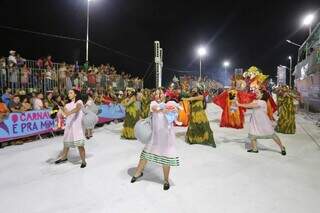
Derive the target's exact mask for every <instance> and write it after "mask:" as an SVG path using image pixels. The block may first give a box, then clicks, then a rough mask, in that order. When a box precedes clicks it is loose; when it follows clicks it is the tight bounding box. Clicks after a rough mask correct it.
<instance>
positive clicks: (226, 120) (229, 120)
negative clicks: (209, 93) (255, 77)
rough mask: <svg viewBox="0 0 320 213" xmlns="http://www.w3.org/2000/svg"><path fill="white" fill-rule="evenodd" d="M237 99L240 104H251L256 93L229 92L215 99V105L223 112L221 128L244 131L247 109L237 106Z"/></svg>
mask: <svg viewBox="0 0 320 213" xmlns="http://www.w3.org/2000/svg"><path fill="white" fill-rule="evenodd" d="M236 99H237V100H238V102H239V103H241V104H244V103H250V102H252V101H253V100H254V99H255V94H254V93H248V92H243V91H237V90H228V91H224V92H222V93H221V94H220V95H218V96H216V97H214V98H213V103H215V104H216V105H218V106H220V107H221V108H222V110H223V112H222V115H221V120H220V127H230V128H235V129H242V128H243V123H244V112H245V109H244V108H242V107H238V106H236V103H235V102H236Z"/></svg>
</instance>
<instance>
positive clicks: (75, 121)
mask: <svg viewBox="0 0 320 213" xmlns="http://www.w3.org/2000/svg"><path fill="white" fill-rule="evenodd" d="M68 97H69V100H70V102H69V103H68V104H66V106H65V107H64V108H63V107H60V109H61V111H62V114H63V116H64V117H65V118H66V121H65V122H66V125H65V130H64V135H63V145H64V147H63V152H62V155H61V156H60V158H59V159H58V160H56V161H55V164H59V163H62V162H66V161H67V160H68V158H67V157H68V152H69V149H70V148H75V147H77V148H78V150H79V154H80V158H81V161H82V162H81V166H80V167H81V168H85V167H86V165H87V163H86V154H85V149H84V141H85V137H84V131H83V124H82V118H83V112H82V109H83V103H82V100H81V99H80V98H81V97H80V92H78V91H77V90H74V89H71V90H69V93H68Z"/></svg>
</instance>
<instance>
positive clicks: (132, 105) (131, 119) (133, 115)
mask: <svg viewBox="0 0 320 213" xmlns="http://www.w3.org/2000/svg"><path fill="white" fill-rule="evenodd" d="M123 105H124V106H125V107H126V117H125V119H124V123H123V129H122V135H121V138H124V139H136V137H135V135H134V126H135V125H136V123H137V122H138V120H139V114H140V112H139V109H138V107H137V105H136V92H135V90H134V89H133V88H127V97H126V99H125V100H124V101H123Z"/></svg>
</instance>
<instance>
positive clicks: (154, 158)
mask: <svg viewBox="0 0 320 213" xmlns="http://www.w3.org/2000/svg"><path fill="white" fill-rule="evenodd" d="M154 99H155V100H154V101H152V102H151V104H150V111H151V113H152V136H151V141H150V142H149V143H147V144H146V145H145V147H144V149H143V151H142V153H141V155H140V161H139V164H138V167H137V169H136V172H135V174H134V176H133V177H132V179H131V183H134V182H136V180H137V179H139V178H140V177H142V176H143V170H144V168H145V165H146V164H147V162H148V161H150V162H153V163H156V164H159V165H162V168H163V176H164V185H163V190H168V189H169V188H170V184H169V173H170V167H171V166H179V157H178V156H177V152H176V147H175V144H176V136H175V131H174V129H173V128H172V124H170V125H169V123H168V121H167V119H166V116H165V113H166V109H162V108H161V105H162V104H164V102H165V95H164V92H163V91H162V90H161V89H158V90H156V92H155V97H154Z"/></svg>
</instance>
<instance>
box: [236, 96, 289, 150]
mask: <svg viewBox="0 0 320 213" xmlns="http://www.w3.org/2000/svg"><path fill="white" fill-rule="evenodd" d="M256 94H257V95H256V100H254V101H253V102H252V103H250V104H239V103H238V102H237V105H238V106H239V107H244V108H250V109H252V114H251V118H250V127H249V138H250V140H251V146H252V148H251V149H250V150H248V152H252V153H258V152H259V151H258V148H257V139H273V140H274V141H275V142H276V143H277V144H278V145H279V147H280V149H281V154H282V155H286V149H285V147H284V146H283V145H282V143H281V141H280V138H279V137H278V136H277V135H276V134H275V132H274V129H273V127H272V122H271V120H270V119H269V117H268V114H267V113H268V112H267V100H268V93H267V92H266V91H263V90H262V91H259V90H257V91H256Z"/></svg>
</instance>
